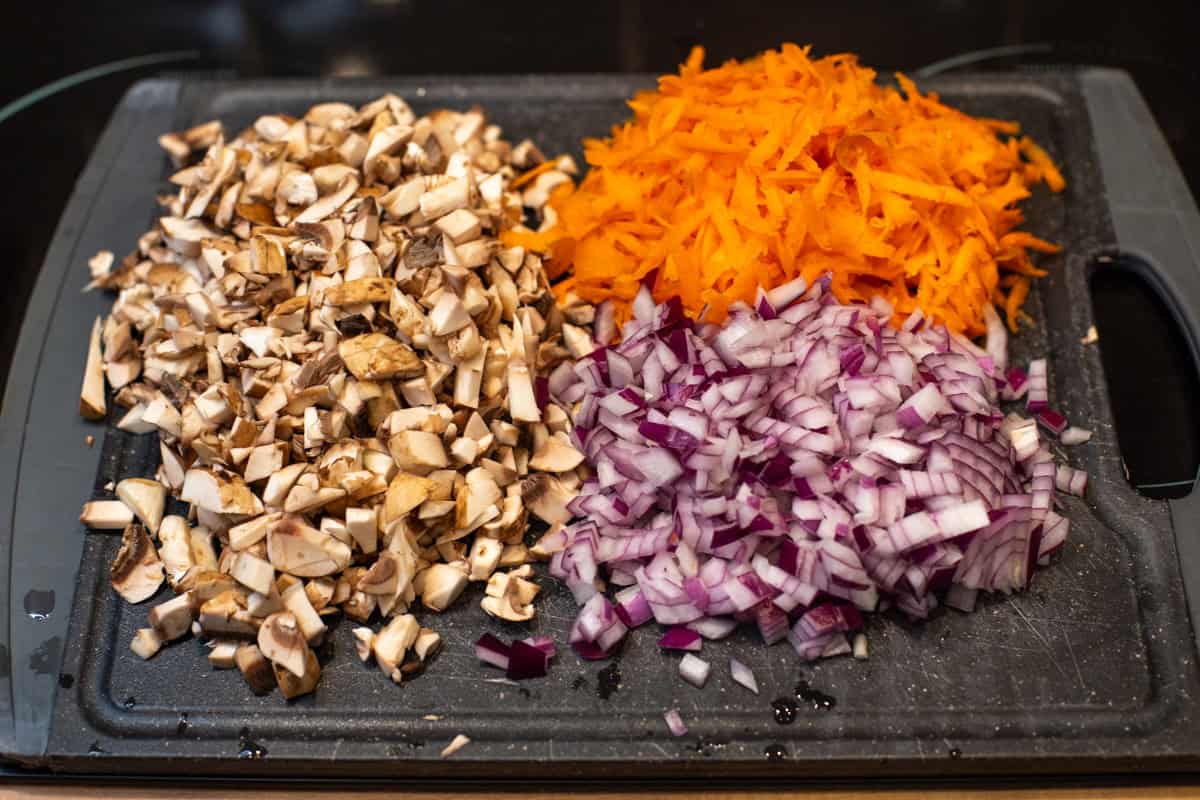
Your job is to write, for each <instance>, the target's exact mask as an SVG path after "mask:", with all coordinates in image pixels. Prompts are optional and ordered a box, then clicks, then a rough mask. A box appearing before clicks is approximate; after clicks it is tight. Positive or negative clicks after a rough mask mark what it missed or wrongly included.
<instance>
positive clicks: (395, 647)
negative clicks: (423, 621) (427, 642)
mask: <svg viewBox="0 0 1200 800" xmlns="http://www.w3.org/2000/svg"><path fill="white" fill-rule="evenodd" d="M420 631H421V626H420V625H419V624H417V618H416V617H414V616H413V615H412V614H402V615H400V616H398V617H394V618H393V619H392V620H391V621H390V622H389V623H388V624H387V625H384V626H383V628H382V629H380V631H379V633H377V634H375V639H374V641H373V642H372V645H371V651H372V652H373V653H374V654H375V663H376V664H378V665H379V669H380V670H381V671H382V672H383V674H384V675H387V676H388V677H389V678H391V679H392V680H393V681H394V682H396V683H400V681H401V673H400V670H399V667H400V664H401V663H403V661H404V654H405V653H406V652H407V651H408V648H410V647H412V645H413V643H414V642H415V641H416V640H417V635H418V634H419V633H420Z"/></svg>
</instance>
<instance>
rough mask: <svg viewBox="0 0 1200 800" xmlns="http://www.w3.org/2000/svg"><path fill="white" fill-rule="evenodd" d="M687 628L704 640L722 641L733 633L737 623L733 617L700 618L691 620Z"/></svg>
mask: <svg viewBox="0 0 1200 800" xmlns="http://www.w3.org/2000/svg"><path fill="white" fill-rule="evenodd" d="M687 626H688V627H689V628H691V629H692V630H694V631H695V632H696V633H698V634H700V635H701V636H703V637H704V638H705V639H710V640H716V639H724V638H725V637H726V636H728V635H729V634H731V633H733V631H734V630H735V629H736V628H737V626H738V621H737V620H736V619H734V618H733V617H701V618H700V619H694V620H692V621H691V622H689V623H688V624H687Z"/></svg>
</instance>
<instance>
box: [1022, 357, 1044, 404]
mask: <svg viewBox="0 0 1200 800" xmlns="http://www.w3.org/2000/svg"><path fill="white" fill-rule="evenodd" d="M1049 402H1050V394H1049V383H1048V379H1047V376H1046V359H1044V358H1038V359H1035V360H1033V361H1030V362H1029V395H1028V396H1027V397H1026V398H1025V408H1026V410H1027V411H1029V413H1031V414H1036V413H1037V412H1039V411H1042V410H1043V409H1045V408H1046V406H1047V405H1048V404H1049Z"/></svg>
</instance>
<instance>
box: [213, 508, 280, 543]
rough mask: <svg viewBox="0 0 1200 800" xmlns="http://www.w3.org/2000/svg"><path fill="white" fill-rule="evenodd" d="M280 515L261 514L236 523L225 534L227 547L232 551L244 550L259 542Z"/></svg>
mask: <svg viewBox="0 0 1200 800" xmlns="http://www.w3.org/2000/svg"><path fill="white" fill-rule="evenodd" d="M280 516H282V515H281V514H279V513H278V512H277V513H274V514H262V515H260V516H257V517H254V518H253V519H248V520H246V521H245V522H241V523H238V524H237V525H234V526H233V527H232V528H230V529H229V530H228V531H227V532H226V536H227V537H228V540H229V547H230V548H231V549H233V550H246V549H248V548H250V547H253V546H254V545H256V544H258V543H259V542H261V541H262V540H263V539H265V538H266V536H267V530H268V529H269V528H270V527H271V525H272V524H273V523H275V522H277V521H278V520H279V518H280Z"/></svg>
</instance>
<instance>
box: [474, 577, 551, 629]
mask: <svg viewBox="0 0 1200 800" xmlns="http://www.w3.org/2000/svg"><path fill="white" fill-rule="evenodd" d="M523 571H524V572H523ZM530 574H532V571H531V570H530V569H529V567H528V565H526V566H525V567H522V568H520V569H516V570H512V571H511V572H507V573H506V572H497V573H496V574H495V575H493V576H492V578H491V580H489V581H488V585H487V590H486V595H485V597H484V598H483V599H482V600H481V601H480V602H479V606H480V608H482V609H483V610H484V611H486V612H487V613H488V614H490V615H491V616H493V617H499V618H500V619H504V620H508V621H509V622H526V621H528V620H531V619H533V599H534V598H535V597H536V596H537V593H538V591H539V588H540V587H539V586H538V585H537V584H536V583H533V582H532V581H529V580H527V579H526V578H527V577H528V576H529V575H530Z"/></svg>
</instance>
